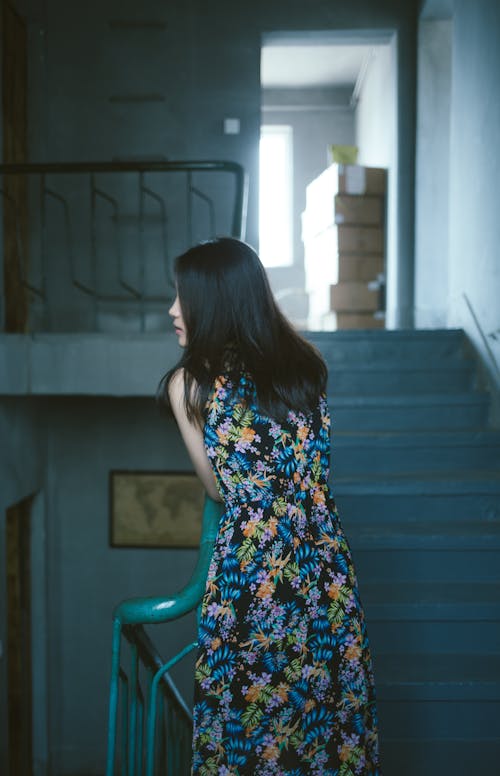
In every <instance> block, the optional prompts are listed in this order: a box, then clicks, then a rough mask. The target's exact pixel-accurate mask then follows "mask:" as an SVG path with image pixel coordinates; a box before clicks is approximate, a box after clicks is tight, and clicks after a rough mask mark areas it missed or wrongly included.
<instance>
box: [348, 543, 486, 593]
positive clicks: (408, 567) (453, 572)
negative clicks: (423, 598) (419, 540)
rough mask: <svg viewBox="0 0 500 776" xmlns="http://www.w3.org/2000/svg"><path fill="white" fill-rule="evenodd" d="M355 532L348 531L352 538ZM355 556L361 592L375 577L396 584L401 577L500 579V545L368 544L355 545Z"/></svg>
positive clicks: (464, 581)
mask: <svg viewBox="0 0 500 776" xmlns="http://www.w3.org/2000/svg"><path fill="white" fill-rule="evenodd" d="M351 533H352V531H351V532H347V538H348V539H349V541H350V539H351V537H350V534H351ZM350 544H351V546H352V544H353V542H351V541H350ZM408 544H411V542H408ZM374 550H375V551H374ZM353 558H354V565H355V567H356V571H357V575H358V580H359V584H360V587H361V591H363V589H364V587H366V585H368V584H370V582H371V580H372V579H375V580H377V579H380V578H381V577H383V578H384V579H386V580H387V581H389V582H391V583H392V584H393V585H394V586H397V585H399V583H400V581H401V579H406V580H408V579H411V580H422V581H423V582H425V581H426V580H427V579H442V580H446V579H458V580H461V581H462V584H464V585H466V584H471V583H473V582H476V581H483V582H489V581H492V582H495V581H500V550H499V549H498V548H491V547H488V548H482V549H481V550H480V551H471V550H470V548H469V547H468V546H467V545H465V546H464V545H462V546H461V547H459V548H451V549H442V548H440V547H438V548H436V547H431V548H430V549H422V547H420V546H416V547H413V546H411V547H403V548H401V547H398V546H393V547H390V548H387V547H382V548H381V547H375V546H374V545H373V544H369V543H368V544H365V546H361V547H360V546H357V547H356V546H355V547H353Z"/></svg>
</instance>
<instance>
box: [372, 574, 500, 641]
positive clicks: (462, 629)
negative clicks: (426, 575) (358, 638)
mask: <svg viewBox="0 0 500 776" xmlns="http://www.w3.org/2000/svg"><path fill="white" fill-rule="evenodd" d="M397 584H399V583H397ZM360 586H361V600H362V601H363V604H364V603H365V598H366V593H367V592H369V588H370V584H369V582H367V583H366V584H365V583H363V580H361V581H360ZM365 612H366V621H367V624H368V637H369V639H370V644H371V647H372V650H373V654H374V655H375V656H377V655H379V654H382V653H384V652H388V653H390V652H394V651H397V652H398V653H406V652H421V653H437V652H441V653H458V654H462V655H463V654H468V655H469V656H470V655H477V654H478V653H481V652H484V650H485V649H487V650H488V651H489V652H496V653H497V654H500V619H497V620H489V619H488V620H482V619H480V617H479V610H477V611H476V610H473V611H471V609H469V611H468V612H467V614H466V615H464V617H463V618H462V617H457V618H455V619H448V618H446V619H444V618H443V619H442V620H440V619H434V620H432V619H420V618H419V616H418V613H417V615H416V616H415V618H414V619H404V618H401V619H398V620H396V619H393V618H392V616H391V617H390V618H388V619H383V618H382V617H380V618H378V617H377V615H376V613H374V612H373V610H372V608H371V607H370V606H369V605H368V604H366V605H365Z"/></svg>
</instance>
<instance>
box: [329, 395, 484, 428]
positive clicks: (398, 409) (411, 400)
mask: <svg viewBox="0 0 500 776" xmlns="http://www.w3.org/2000/svg"><path fill="white" fill-rule="evenodd" d="M328 403H329V406H330V410H331V413H332V419H333V429H334V431H335V430H337V431H373V430H380V431H394V430H411V429H415V430H417V431H423V430H434V431H436V430H439V429H445V430H448V429H466V428H470V429H474V430H478V429H480V428H481V427H483V426H484V425H485V423H486V420H487V416H488V407H489V399H488V396H487V395H486V394H483V393H479V392H472V391H470V392H468V393H428V394H423V393H422V394H414V393H413V394H406V395H383V396H335V397H331V396H329V397H328Z"/></svg>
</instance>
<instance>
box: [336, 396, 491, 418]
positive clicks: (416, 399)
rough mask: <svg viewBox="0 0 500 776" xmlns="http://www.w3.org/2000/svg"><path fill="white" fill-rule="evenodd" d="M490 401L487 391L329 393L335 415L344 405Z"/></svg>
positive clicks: (457, 403)
mask: <svg viewBox="0 0 500 776" xmlns="http://www.w3.org/2000/svg"><path fill="white" fill-rule="evenodd" d="M488 401H489V397H488V394H487V393H483V392H480V391H465V392H464V391H458V392H456V393H455V392H446V391H442V392H441V393H407V394H403V393H401V394H398V393H397V394H392V393H391V394H387V393H384V394H380V395H379V394H366V395H362V396H359V395H357V396H351V395H346V394H330V393H328V403H329V405H330V407H331V408H332V411H333V415H334V417H335V410H336V409H341V408H344V407H357V408H360V407H370V408H371V407H375V406H383V407H392V408H393V407H395V406H396V407H398V406H400V407H414V406H428V405H439V406H441V405H445V406H448V405H450V404H454V405H474V404H484V403H486V402H488Z"/></svg>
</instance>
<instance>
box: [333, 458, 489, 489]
mask: <svg viewBox="0 0 500 776" xmlns="http://www.w3.org/2000/svg"><path fill="white" fill-rule="evenodd" d="M333 463H334V464H335V461H333ZM330 482H331V485H332V490H333V493H334V495H337V496H339V495H342V494H349V495H355V494H356V495H371V496H375V495H380V494H384V495H387V496H394V495H401V494H408V495H409V496H412V495H456V494H457V492H460V493H462V494H464V495H465V494H469V493H474V494H479V493H491V494H500V473H499V472H498V471H495V470H493V471H488V470H487V471H484V470H479V471H470V470H465V469H464V470H461V471H457V470H454V471H453V472H415V473H411V472H390V473H387V472H384V473H381V474H372V473H371V472H369V473H367V472H359V473H357V474H356V476H352V477H351V476H341V477H336V476H335V465H334V466H333V467H332V474H331V476H330Z"/></svg>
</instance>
